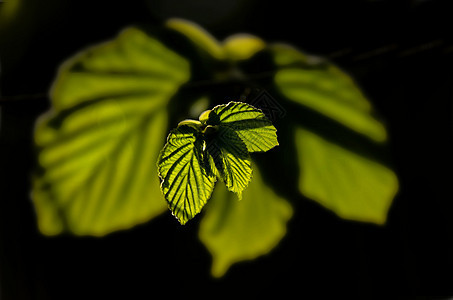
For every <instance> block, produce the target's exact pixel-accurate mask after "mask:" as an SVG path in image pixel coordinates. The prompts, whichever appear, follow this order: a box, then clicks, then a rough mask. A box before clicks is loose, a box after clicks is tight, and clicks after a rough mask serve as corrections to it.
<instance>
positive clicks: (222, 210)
mask: <svg viewBox="0 0 453 300" xmlns="http://www.w3.org/2000/svg"><path fill="white" fill-rule="evenodd" d="M253 167H254V172H253V173H254V176H253V180H252V181H251V182H250V184H249V186H248V188H247V189H246V190H245V191H244V194H243V200H242V201H238V200H237V198H236V197H234V194H232V193H230V192H228V191H227V189H226V188H225V187H224V186H223V185H221V184H219V185H218V186H217V187H216V189H215V191H214V193H213V196H212V198H211V200H210V201H209V203H208V204H207V205H206V210H205V214H204V216H203V219H202V220H201V224H200V232H199V236H200V239H201V241H202V242H203V243H204V244H205V245H206V247H207V248H208V250H209V251H210V252H211V253H212V255H213V264H212V270H211V271H212V275H214V276H216V277H220V276H222V275H223V274H225V272H226V271H227V270H228V269H229V268H230V266H231V265H232V264H234V263H236V262H239V261H243V260H250V259H254V258H256V257H258V256H260V255H263V254H266V253H268V252H269V251H270V250H271V249H272V248H274V247H275V246H276V245H277V244H278V242H279V241H280V240H281V239H282V238H283V236H284V235H285V233H286V223H287V222H288V220H289V219H290V217H291V216H292V208H291V206H290V205H289V203H288V202H287V201H286V200H284V199H283V198H281V197H279V196H278V195H276V194H275V193H274V192H273V191H272V189H270V188H269V187H268V186H267V185H266V184H265V183H264V182H263V180H262V178H261V174H260V172H259V169H258V167H257V166H256V165H254V166H253Z"/></svg>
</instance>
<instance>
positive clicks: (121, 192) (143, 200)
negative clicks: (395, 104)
mask: <svg viewBox="0 0 453 300" xmlns="http://www.w3.org/2000/svg"><path fill="white" fill-rule="evenodd" d="M166 27H167V30H168V29H170V30H173V31H176V32H179V35H180V36H179V35H178V36H179V37H180V38H182V39H183V40H184V41H185V42H187V43H182V44H181V45H182V46H181V48H183V49H179V48H178V49H173V50H178V53H179V54H178V55H177V54H176V53H175V52H174V51H173V50H171V49H169V48H167V47H166V46H164V44H162V43H161V42H160V41H158V40H156V39H155V38H151V37H149V36H147V35H146V34H144V33H143V32H141V31H139V30H137V29H127V30H125V31H124V32H123V33H122V34H121V35H120V36H119V37H118V38H117V39H116V40H114V41H112V42H107V43H104V44H101V45H98V46H95V47H93V48H91V49H88V50H85V51H83V52H81V53H80V54H78V55H77V56H75V57H74V58H72V59H71V60H69V61H68V62H67V63H65V64H64V65H63V66H62V67H61V69H60V71H59V74H58V77H57V79H56V81H55V84H54V86H53V89H52V93H51V98H52V105H53V108H52V110H51V111H50V112H49V113H47V114H46V115H45V116H43V117H41V118H40V120H39V121H38V122H37V126H36V134H35V140H36V145H37V150H38V161H39V170H38V172H36V173H35V176H34V180H33V193H32V196H33V201H34V203H35V204H36V210H37V215H38V222H39V227H40V230H41V231H42V232H43V233H45V234H50V235H51V234H58V233H60V232H62V231H69V232H72V233H76V234H81V235H104V234H106V233H109V232H112V231H115V230H118V229H124V228H130V227H131V226H133V225H135V224H138V223H141V222H145V221H147V220H149V219H150V218H152V217H153V216H155V215H157V214H158V213H160V212H162V211H164V209H165V206H166V205H165V200H164V197H162V194H161V192H160V188H159V182H158V176H156V169H157V168H156V161H157V158H158V155H159V150H160V149H161V147H162V146H163V145H164V142H165V137H166V135H167V133H168V131H167V125H168V124H167V123H168V119H169V117H171V118H172V119H174V118H175V116H174V115H169V112H175V111H176V108H179V105H180V104H183V103H182V101H187V106H190V103H194V102H193V100H194V99H192V100H190V101H189V100H187V97H186V96H190V97H194V98H196V99H203V101H204V102H203V101H202V102H200V103H201V104H202V105H201V107H210V105H209V104H210V103H207V102H208V101H211V103H212V102H216V101H217V102H216V104H218V103H219V102H218V101H219V99H218V97H219V96H220V97H225V96H229V95H230V94H229V92H230V91H229V90H226V89H225V87H228V86H231V85H228V84H231V82H237V83H238V86H241V85H242V86H243V88H244V91H246V90H250V88H255V87H259V88H262V89H266V90H268V92H269V93H270V94H271V96H272V98H274V99H273V101H274V104H278V107H279V109H287V111H286V112H287V113H286V114H281V115H285V117H283V118H281V119H279V120H278V124H279V126H281V128H284V130H285V131H283V133H284V134H282V135H281V136H283V137H284V138H283V139H281V140H280V144H281V152H280V154H278V153H277V154H276V157H279V159H281V161H280V160H279V162H278V164H279V165H281V166H287V168H288V170H287V171H288V174H289V173H291V172H290V171H292V170H294V169H293V168H294V167H295V165H296V164H297V169H298V170H299V174H298V175H299V177H298V178H297V179H296V178H294V179H295V180H290V179H291V178H288V179H289V180H288V181H286V180H284V181H282V180H281V178H278V179H280V180H278V181H276V182H280V183H282V182H283V184H286V182H288V185H289V184H291V186H284V187H283V188H285V189H286V188H288V189H293V188H294V189H295V190H296V194H297V189H298V190H299V191H300V193H301V194H303V195H305V196H307V197H309V198H311V199H313V200H315V201H317V202H319V203H320V204H322V205H323V206H324V207H326V208H328V209H331V210H332V211H334V212H335V213H336V214H338V215H339V216H340V217H342V218H346V219H351V220H357V221H366V222H373V223H377V224H382V223H384V222H385V219H386V214H387V211H388V208H389V206H390V205H391V201H392V198H393V197H394V195H395V193H396V192H397V189H398V181H397V178H396V176H395V174H394V172H393V171H392V170H390V169H389V168H388V167H386V166H385V165H384V164H383V163H381V162H379V161H375V160H372V159H370V158H368V156H367V155H363V154H364V153H363V152H361V151H356V150H357V149H362V150H363V149H365V152H366V149H368V148H367V147H368V146H367V147H363V146H364V145H362V144H361V143H362V142H363V140H366V142H367V143H368V142H369V143H371V144H373V145H379V146H383V145H384V144H385V142H386V140H387V133H386V130H385V127H384V126H383V124H382V123H381V122H380V121H379V119H378V118H377V117H376V115H375V113H374V111H373V108H372V106H371V104H370V102H369V101H368V100H367V99H366V97H365V96H364V94H363V93H362V92H361V91H360V89H359V88H358V86H357V85H356V84H355V83H354V81H353V80H352V79H351V78H350V77H349V76H348V75H346V74H345V73H344V72H342V71H341V70H339V69H338V68H337V67H335V66H334V65H332V64H330V63H329V62H327V61H324V60H321V59H317V58H314V57H311V56H308V55H305V54H303V53H302V52H300V51H298V50H297V49H295V48H293V47H291V46H288V45H284V44H266V43H264V42H263V41H262V40H261V39H259V38H257V37H254V36H251V35H234V36H232V37H229V38H227V39H226V40H225V41H224V42H219V41H217V40H216V39H215V38H214V37H212V36H211V35H210V34H209V33H207V32H206V31H205V30H204V29H203V28H201V27H200V26H198V25H196V24H194V23H192V22H189V21H186V20H181V19H172V20H170V21H168V22H167V23H166ZM175 38H176V37H175ZM170 44H172V45H173V46H175V45H178V43H170ZM173 46H172V47H173ZM191 47H192V48H191ZM186 48H190V49H186ZM186 50H187V53H190V54H188V55H187V58H188V57H190V59H191V61H190V62H189V61H188V59H185V58H182V57H181V56H180V55H185V54H183V53H186ZM192 58H194V60H193V61H192ZM189 63H190V68H189ZM189 69H190V70H189ZM190 71H196V72H193V73H192V74H197V75H196V76H198V77H196V76H195V75H194V77H196V78H198V79H192V80H194V81H193V82H189V83H188V84H187V85H185V86H184V87H185V88H186V89H185V91H181V90H178V89H179V88H180V87H181V85H183V84H185V83H187V82H188V81H189V77H190ZM200 78H201V79H202V80H201V82H195V81H196V80H199V79H200ZM210 83H212V85H211V84H210ZM224 83H225V85H223V84H224ZM249 83H253V84H252V86H249ZM196 87H202V88H201V89H199V90H197V91H200V92H197V91H195V89H192V90H190V88H196ZM187 91H189V92H187ZM185 92H187V93H185ZM197 93H198V94H197ZM225 93H227V94H226V95H225ZM245 94H247V93H245ZM245 94H244V95H245ZM170 99H172V100H175V101H172V102H171V103H172V104H173V105H176V107H175V106H172V107H169V106H168V104H169V100H170ZM220 99H222V98H220ZM246 100H247V101H245V102H250V101H251V100H253V99H252V98H250V99H246ZM178 101H181V102H178ZM191 101H192V102H191ZM196 103H197V102H196ZM220 103H221V102H220ZM184 104H185V103H184ZM271 104H272V103H271ZM234 106H235V105H231V107H230V108H234ZM224 107H225V105H223V106H219V107H217V111H216V114H217V113H218V117H219V116H220V117H219V118H218V120H217V121H218V122H219V124H220V118H223V119H222V120H223V121H224V122H225V124H224V126H220V127H221V128H216V127H215V126H217V125H219V124H217V123H216V124H212V126H213V127H214V129H213V132H214V133H215V135H219V136H220V137H221V136H222V135H225V137H228V139H229V140H230V141H237V143H236V142H234V143H228V142H225V141H227V139H224V140H222V139H220V140H219V142H218V143H217V144H213V145H211V144H210V143H209V141H212V140H210V139H209V138H208V139H206V141H207V143H206V145H205V146H206V151H207V153H208V154H210V155H205V156H203V157H202V163H203V166H204V167H205V170H206V175H207V176H211V177H215V176H219V177H222V178H223V180H224V181H225V183H227V186H228V189H229V190H230V191H234V192H236V193H238V194H239V195H240V194H241V192H242V191H243V190H244V188H245V187H247V189H245V190H244V192H243V201H237V197H236V196H235V195H234V194H233V193H231V192H229V191H228V189H227V188H225V186H224V185H223V184H218V186H217V188H216V190H214V192H213V195H212V199H211V200H209V201H208V204H207V206H206V213H205V215H204V217H203V219H202V220H201V224H200V226H201V227H200V239H201V240H202V242H203V243H204V244H205V245H206V247H207V248H208V249H209V251H210V252H211V253H212V255H213V267H212V274H213V275H214V276H222V275H223V274H224V273H225V272H226V271H227V270H228V268H229V267H230V266H231V264H233V263H235V262H238V261H242V260H247V259H253V258H255V257H258V256H260V255H262V254H265V253H268V252H269V251H270V250H271V249H272V248H273V247H275V245H276V244H277V243H278V242H279V241H280V240H281V238H282V237H283V236H284V234H285V232H286V223H287V221H288V219H289V218H290V217H291V215H292V209H291V206H290V205H289V203H288V202H286V200H284V199H282V198H280V197H279V196H277V194H276V193H275V192H274V190H273V189H272V186H274V187H275V185H274V184H275V183H274V182H270V183H271V184H270V185H267V184H265V183H264V182H263V181H262V179H261V175H260V173H259V170H258V169H257V166H255V171H254V172H253V178H252V180H251V181H250V183H249V181H247V180H245V181H243V180H241V178H239V177H237V178H235V176H233V175H234V174H236V175H237V174H239V173H235V171H232V170H233V169H232V168H230V170H227V168H226V167H225V166H226V165H227V163H226V161H229V164H230V167H234V168H237V169H238V170H240V172H242V173H243V174H242V177H243V178H246V177H247V176H248V175H250V174H251V161H250V158H249V156H248V152H254V151H267V150H269V149H270V148H272V147H274V146H275V145H277V144H278V142H277V136H276V131H275V128H274V127H273V126H272V124H270V123H269V122H268V121H266V119H263V118H262V117H261V115H260V114H259V113H258V111H254V110H251V111H250V112H248V113H250V114H249V116H250V117H247V118H245V119H243V120H239V119H236V117H238V116H239V115H238V114H235V113H231V114H226V112H228V111H225V112H224V113H225V114H223V113H222V112H221V110H222V108H224ZM169 108H171V109H169ZM235 108H239V107H235ZM214 110H216V109H214ZM178 113H180V112H178ZM222 115H223V116H222ZM185 117H192V115H189V113H188V115H186V116H185ZM178 118H179V116H178ZM172 121H174V120H172ZM177 121H179V120H177ZM211 121H212V120H211ZM318 121H319V122H318ZM320 123H322V124H320ZM194 126H195V127H196V126H198V125H194ZM287 130H289V131H287ZM293 132H294V135H293V134H292V133H293ZM345 136H349V138H351V137H352V141H353V142H352V143H345V142H344V141H343V139H344V138H345ZM222 143H224V144H223V145H222ZM351 145H356V146H357V147H356V148H354V147H351ZM220 146H221V147H220ZM194 149H196V147H195V148H192V149H191V151H188V152H187V153H186V155H187V157H190V156H192V157H196V156H197V154H196V151H195V150H194ZM220 149H223V151H224V153H221V152H219V151H220ZM225 149H226V151H225ZM380 149H381V150H382V148H380ZM216 151H217V152H216ZM246 153H247V154H246ZM238 157H239V158H240V160H237V158H238ZM370 157H375V156H373V155H371V156H370ZM288 162H289V163H288ZM192 167H193V166H192ZM184 168H186V170H188V169H187V168H190V165H189V166H187V165H184V166H183V168H182V169H184ZM218 169H219V170H218ZM262 170H263V172H264V170H265V168H262ZM187 173H189V172H187ZM283 173H284V174H287V173H286V172H283ZM194 174H195V173H194ZM281 174H282V173H278V174H267V173H266V175H269V176H268V177H266V178H270V179H272V178H274V179H277V178H276V177H277V176H281ZM294 174H295V172H294ZM167 175H168V174H167ZM189 176H190V175H189ZM196 178H197V177H195V176H191V177H190V178H186V179H185V180H186V189H185V190H181V189H179V190H175V191H176V192H174V196H175V195H176V196H177V195H178V193H181V191H186V192H187V191H189V190H190V192H191V193H192V194H194V191H195V189H194V188H196V187H197V184H195V183H194V180H196ZM248 178H250V177H248ZM191 181H192V182H191ZM292 182H296V183H298V186H293V185H294V184H292ZM179 183H183V182H182V181H179ZM295 185H297V184H295ZM187 187H189V188H191V189H187ZM165 188H166V187H165V186H164V189H165ZM168 188H169V189H168V190H169V191H170V190H171V189H170V186H168ZM210 189H211V186H210V185H209V187H208V189H207V191H206V192H207V193H209V191H210ZM197 193H198V192H197ZM195 194H196V193H195ZM179 195H180V194H179ZM204 196H207V194H205V195H204ZM204 196H203V197H204ZM193 199H195V198H191V197H190V196H189V197H188V198H187V199H186V200H187V201H192V200H193ZM288 200H290V199H288ZM176 203H179V204H181V203H184V202H173V204H176ZM202 204H203V203H201V205H202ZM170 206H171V205H170ZM186 207H188V206H187V205H186ZM193 207H196V208H194V210H193V211H192V213H194V212H195V211H197V212H198V211H199V209H198V208H199V207H201V206H197V205H195V206H193ZM175 209H176V210H179V208H177V205H175V206H174V208H173V210H175ZM189 217H192V214H186V216H185V217H181V216H179V218H180V220H181V219H183V218H186V219H188V218H189Z"/></svg>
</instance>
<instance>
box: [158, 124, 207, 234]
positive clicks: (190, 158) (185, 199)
mask: <svg viewBox="0 0 453 300" xmlns="http://www.w3.org/2000/svg"><path fill="white" fill-rule="evenodd" d="M202 152H203V140H202V138H201V133H200V132H199V131H198V130H197V129H195V128H193V127H191V126H190V125H182V126H178V127H177V128H176V129H173V130H172V132H171V133H170V134H169V136H168V139H167V143H166V144H165V147H164V148H163V149H162V151H161V153H160V155H159V158H158V162H157V164H158V169H159V177H160V178H161V179H162V184H161V188H162V192H163V193H164V195H165V199H166V200H167V202H168V206H169V208H170V210H171V211H172V213H173V215H174V216H175V217H176V218H177V219H178V220H179V222H180V223H181V224H182V225H184V224H185V223H187V221H189V220H190V219H192V218H193V217H195V215H196V214H198V213H199V212H200V211H201V209H202V208H203V206H204V205H205V204H206V201H208V199H209V198H210V197H211V194H212V191H213V189H214V184H215V181H216V177H215V176H208V175H207V173H206V172H205V171H204V169H203V164H202V161H203V158H202V155H203V153H202Z"/></svg>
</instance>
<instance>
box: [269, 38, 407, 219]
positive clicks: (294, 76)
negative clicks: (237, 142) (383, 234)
mask: <svg viewBox="0 0 453 300" xmlns="http://www.w3.org/2000/svg"><path fill="white" fill-rule="evenodd" d="M271 52H272V54H273V58H274V63H275V64H276V65H277V66H278V68H277V72H276V74H275V77H274V83H275V86H276V88H277V90H278V91H279V92H280V93H281V95H282V96H283V97H284V99H285V100H286V101H289V102H290V103H291V105H293V106H292V109H291V110H292V111H291V113H290V115H293V120H292V121H293V123H294V124H297V127H296V128H295V136H294V138H295V146H296V150H297V151H296V153H297V161H298V163H299V170H300V174H299V179H298V182H299V186H298V188H299V191H300V192H301V193H302V194H303V195H305V196H307V197H308V198H311V199H313V200H315V201H316V202H318V203H320V204H321V205H323V206H324V207H326V208H328V209H330V210H332V211H334V212H335V213H336V214H337V215H338V216H340V217H342V218H345V219H349V220H355V221H364V222H372V223H376V224H384V223H385V221H386V218H387V212H388V209H389V207H390V205H391V203H392V200H393V198H394V196H395V194H396V192H397V190H398V179H397V177H396V175H395V173H394V172H393V171H392V170H390V169H389V168H388V167H386V166H385V165H384V164H382V163H381V162H380V161H377V160H372V159H371V158H368V157H366V156H365V155H366V153H367V151H371V150H373V149H378V151H382V148H379V147H378V146H381V145H382V144H383V143H384V142H385V141H386V140H387V132H386V130H385V127H384V125H383V124H382V123H381V122H380V121H379V120H378V119H377V118H376V116H375V114H374V112H373V109H372V106H371V104H370V102H369V101H368V100H367V99H366V98H365V97H364V95H363V93H362V92H361V91H360V89H359V88H358V87H357V85H356V84H355V83H354V81H353V80H352V79H351V78H350V77H349V76H347V75H346V74H345V73H344V72H342V71H341V70H339V69H338V68H337V67H335V66H333V65H332V64H330V63H329V62H327V61H325V60H322V59H316V58H313V57H310V56H306V55H304V54H302V53H300V52H299V51H297V50H296V49H294V48H292V47H289V46H284V45H275V46H273V47H272V49H271ZM294 103H296V104H299V105H300V106H297V105H296V106H294ZM302 106H303V107H306V108H308V109H309V110H313V111H314V112H315V113H318V114H319V115H320V116H322V118H324V119H322V118H318V119H319V120H325V121H323V122H325V124H329V126H326V125H324V126H320V125H319V124H318V123H319V122H320V121H319V122H318V123H316V122H315V123H313V122H312V123H309V121H308V119H309V116H310V115H308V113H307V110H301V109H299V107H302ZM297 112H299V114H300V115H296V114H297ZM304 114H305V120H304ZM326 117H327V118H326ZM310 126H311V127H310ZM310 128H314V129H315V131H311V130H308V129H310ZM348 139H349V140H352V142H349V143H348V142H346V140H348ZM373 151H374V150H373ZM368 154H370V152H369V153H368ZM369 156H370V157H373V155H369Z"/></svg>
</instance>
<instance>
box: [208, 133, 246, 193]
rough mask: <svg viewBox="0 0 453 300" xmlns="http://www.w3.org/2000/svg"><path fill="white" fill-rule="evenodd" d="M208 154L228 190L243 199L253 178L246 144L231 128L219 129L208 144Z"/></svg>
mask: <svg viewBox="0 0 453 300" xmlns="http://www.w3.org/2000/svg"><path fill="white" fill-rule="evenodd" d="M206 152H207V154H208V155H210V156H211V157H212V158H213V162H214V164H215V166H216V168H217V170H218V172H219V173H220V177H221V178H222V179H223V182H224V183H225V185H226V186H227V188H228V190H229V191H231V192H234V193H236V194H237V195H238V197H239V199H241V198H242V196H241V195H242V191H243V190H244V189H245V188H246V187H247V185H248V184H249V182H250V180H251V178H252V162H251V159H250V155H249V152H248V151H247V147H246V146H245V144H244V142H243V141H242V140H241V139H240V138H239V136H238V135H237V134H236V132H234V131H233V130H231V129H230V128H227V127H219V129H218V131H217V134H216V135H215V136H214V138H213V139H211V140H209V141H208V142H207V145H206Z"/></svg>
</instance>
